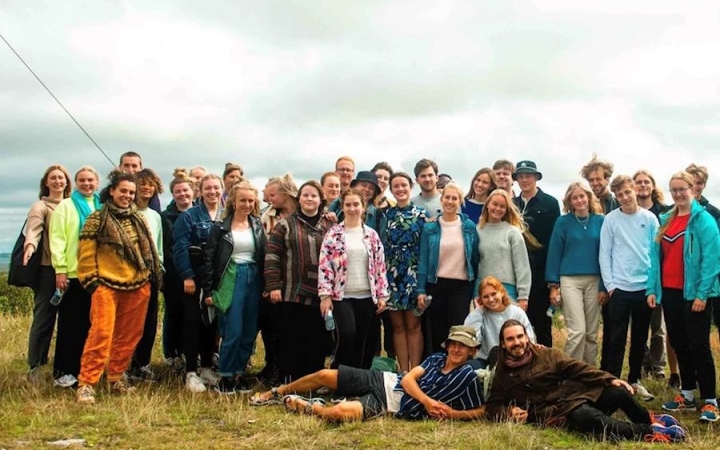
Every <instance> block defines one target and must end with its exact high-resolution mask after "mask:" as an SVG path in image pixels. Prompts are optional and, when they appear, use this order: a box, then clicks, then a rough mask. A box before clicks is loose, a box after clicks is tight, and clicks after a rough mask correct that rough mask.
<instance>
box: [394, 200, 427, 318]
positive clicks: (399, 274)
mask: <svg viewBox="0 0 720 450" xmlns="http://www.w3.org/2000/svg"><path fill="white" fill-rule="evenodd" d="M427 219H428V217H427V213H426V212H425V210H424V209H423V208H420V207H418V206H415V205H414V204H412V203H409V204H408V205H407V206H405V207H402V208H401V207H399V206H393V207H391V208H389V209H388V210H387V213H386V220H387V227H386V233H385V236H384V237H385V242H384V243H383V244H384V246H385V264H386V267H387V279H388V285H389V286H388V288H389V290H390V299H389V300H388V303H387V308H388V309H389V310H390V311H407V310H411V309H414V308H415V306H416V305H417V294H416V290H417V269H418V263H419V260H420V235H421V234H422V229H423V226H424V225H425V222H426V221H427Z"/></svg>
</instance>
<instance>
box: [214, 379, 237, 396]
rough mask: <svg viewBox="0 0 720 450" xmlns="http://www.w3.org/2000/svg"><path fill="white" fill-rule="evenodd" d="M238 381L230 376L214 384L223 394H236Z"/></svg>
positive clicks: (217, 390)
mask: <svg viewBox="0 0 720 450" xmlns="http://www.w3.org/2000/svg"><path fill="white" fill-rule="evenodd" d="M235 386H236V382H235V380H233V379H232V378H230V377H222V378H220V381H218V383H217V384H215V385H214V386H213V390H214V391H215V392H217V393H218V394H221V395H234V394H235V392H236V388H235Z"/></svg>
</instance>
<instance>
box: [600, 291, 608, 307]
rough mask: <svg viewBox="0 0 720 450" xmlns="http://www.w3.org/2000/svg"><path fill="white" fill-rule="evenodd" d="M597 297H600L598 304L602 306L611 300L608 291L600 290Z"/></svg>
mask: <svg viewBox="0 0 720 450" xmlns="http://www.w3.org/2000/svg"><path fill="white" fill-rule="evenodd" d="M597 299H598V304H599V305H600V306H604V305H605V304H607V302H608V301H609V300H610V297H609V296H608V293H607V292H598V296H597Z"/></svg>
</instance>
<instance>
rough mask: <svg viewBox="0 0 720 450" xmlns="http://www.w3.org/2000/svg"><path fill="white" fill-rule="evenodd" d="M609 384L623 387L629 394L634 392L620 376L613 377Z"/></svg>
mask: <svg viewBox="0 0 720 450" xmlns="http://www.w3.org/2000/svg"><path fill="white" fill-rule="evenodd" d="M610 385H611V386H615V387H622V388H625V389H627V391H628V392H629V393H630V394H633V395H634V394H635V390H634V389H633V388H632V386H630V385H629V384H628V382H627V381H625V380H621V379H620V378H615V379H614V380H612V381H611V382H610Z"/></svg>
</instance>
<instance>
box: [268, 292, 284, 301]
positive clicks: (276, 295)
mask: <svg viewBox="0 0 720 450" xmlns="http://www.w3.org/2000/svg"><path fill="white" fill-rule="evenodd" d="M280 301H282V291H281V290H280V289H273V290H272V291H270V302H272V303H279V302H280Z"/></svg>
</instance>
